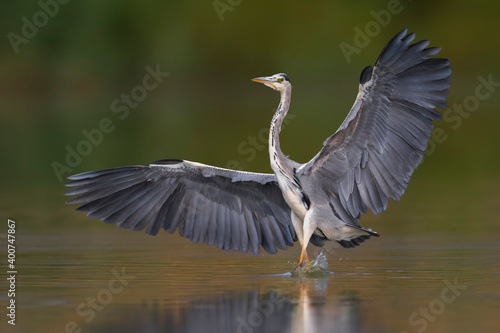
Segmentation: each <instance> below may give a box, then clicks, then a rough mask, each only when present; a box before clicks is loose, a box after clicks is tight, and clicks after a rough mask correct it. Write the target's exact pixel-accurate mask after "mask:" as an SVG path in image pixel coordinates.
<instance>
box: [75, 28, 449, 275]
mask: <svg viewBox="0 0 500 333" xmlns="http://www.w3.org/2000/svg"><path fill="white" fill-rule="evenodd" d="M414 38H415V34H414V33H410V34H407V30H406V29H404V30H402V31H401V32H399V33H398V34H397V35H396V36H395V37H394V38H392V39H391V41H390V42H389V43H388V44H387V46H386V47H385V48H384V49H383V51H382V52H381V54H380V56H379V58H378V60H377V61H376V63H375V66H374V67H371V66H368V67H366V68H365V69H364V70H363V71H362V73H361V77H360V83H359V92H358V95H357V97H356V100H355V102H354V105H353V106H352V108H351V110H350V112H349V113H348V115H347V118H346V119H345V120H344V121H343V123H342V124H341V125H340V128H339V129H338V130H337V131H336V132H335V133H334V134H333V135H331V136H330V137H329V138H327V139H326V141H325V142H324V145H323V147H322V149H321V150H320V151H319V152H318V154H317V155H316V156H315V157H314V158H312V159H311V160H310V161H309V162H307V163H304V164H301V163H298V162H295V161H293V160H291V159H289V158H288V157H287V156H285V154H284V153H283V152H282V151H281V148H280V141H279V133H280V131H281V125H282V123H283V119H284V118H285V116H286V115H287V112H288V109H289V106H290V99H291V91H292V86H291V84H290V80H289V79H288V76H287V75H285V74H282V73H281V74H275V75H273V76H269V77H259V78H255V79H253V81H256V82H260V83H263V84H265V85H266V86H268V87H270V88H272V89H274V90H277V91H278V92H279V93H280V96H281V98H280V102H279V105H278V108H277V110H276V113H275V114H274V117H273V118H272V121H271V126H270V132H269V156H270V161H271V168H272V170H273V171H274V173H269V174H267V173H253V172H244V171H237V170H229V169H224V168H219V167H214V166H209V165H205V164H201V163H196V162H190V161H186V160H178V159H166V160H159V161H156V162H153V163H150V164H147V165H133V166H125V167H117V168H112V169H106V170H100V171H91V172H85V173H81V174H77V175H73V176H70V177H68V178H69V179H70V180H71V182H69V183H68V184H67V186H75V188H74V189H71V190H70V191H69V192H67V193H66V194H67V195H78V196H77V197H75V198H73V199H71V200H69V201H68V203H70V204H72V203H83V204H82V205H81V206H79V207H78V208H77V210H80V211H86V212H88V214H87V215H88V216H91V217H94V218H98V219H101V220H102V221H104V222H106V223H111V224H116V225H117V226H119V227H121V228H127V229H131V230H143V229H144V228H146V227H147V230H146V232H147V233H148V234H150V235H156V234H157V233H158V231H159V230H160V229H162V228H163V229H165V230H166V231H167V232H169V233H173V232H174V231H175V230H177V229H178V230H179V234H180V235H181V236H183V237H187V238H189V239H190V240H191V241H193V242H201V243H206V244H208V245H215V246H217V247H219V248H221V249H224V250H234V251H243V252H252V253H255V254H256V253H259V249H260V246H262V248H263V249H264V250H265V251H267V252H268V253H276V252H277V248H279V249H286V248H287V247H289V246H293V244H294V242H295V241H296V240H298V241H299V243H300V245H301V247H302V251H301V254H300V258H299V263H298V266H301V267H302V266H303V264H304V263H305V264H306V266H307V268H309V260H308V256H307V251H306V249H307V246H308V244H309V243H312V244H314V245H315V246H323V244H324V242H325V241H326V240H333V241H337V242H338V243H339V244H340V245H342V246H343V247H347V248H350V247H354V246H356V245H359V244H360V243H362V242H364V241H365V240H367V239H369V238H370V237H371V236H379V235H378V234H377V233H376V232H374V231H372V230H370V229H366V228H363V227H361V226H360V224H359V223H358V219H359V218H360V216H361V215H362V214H364V213H366V212H367V210H368V209H370V210H371V211H372V212H373V213H375V214H379V213H381V212H383V211H384V210H385V209H386V208H387V204H388V199H389V198H391V199H393V200H394V201H398V200H399V199H400V198H401V196H402V195H403V193H404V191H405V189H406V187H407V185H408V182H409V180H410V177H411V175H412V174H413V171H414V170H415V169H416V167H417V166H418V164H419V163H420V161H421V160H422V157H423V154H424V151H425V149H426V147H427V142H428V140H429V137H430V134H431V132H432V130H433V123H432V121H433V120H439V119H440V118H441V113H440V112H438V111H436V109H435V108H436V107H440V108H445V107H446V98H447V95H448V88H449V85H450V75H451V68H450V67H449V60H448V59H442V58H432V56H434V55H436V54H437V53H438V52H439V51H440V48H439V47H427V46H428V44H429V42H428V41H419V42H416V43H414V44H411V42H412V41H413V39H414Z"/></svg>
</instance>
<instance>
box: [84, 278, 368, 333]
mask: <svg viewBox="0 0 500 333" xmlns="http://www.w3.org/2000/svg"><path fill="white" fill-rule="evenodd" d="M331 282H332V281H331V279H330V278H329V277H324V278H320V279H286V281H285V283H283V281H278V282H277V284H278V285H280V287H279V288H275V289H270V290H267V287H266V286H256V287H252V288H250V289H248V290H243V291H234V292H222V293H218V294H214V295H198V296H191V297H190V298H189V299H186V300H185V302H184V303H176V304H165V303H162V302H161V300H159V299H154V300H147V301H145V302H144V303H143V304H142V306H137V305H134V304H131V305H129V308H125V309H116V311H119V312H120V318H122V320H120V323H119V324H113V325H114V326H113V327H114V329H115V330H116V331H130V329H131V328H134V330H137V331H142V332H151V333H156V332H158V333H160V332H162V333H165V332H179V333H180V332H183V333H199V332H205V333H221V332H223V333H224V332H227V333H233V332H234V333H257V332H258V333H275V332H281V333H303V332H308V333H309V332H310V333H315V332H318V333H319V332H333V333H358V332H361V331H362V327H361V323H362V322H363V320H362V318H361V317H362V315H363V314H362V313H361V311H360V303H361V299H360V298H359V297H358V294H357V292H356V291H352V290H347V291H346V290H344V291H341V292H339V293H338V294H334V295H332V294H331V293H330V294H329V295H328V296H327V287H328V284H329V283H331ZM262 288H265V289H266V291H263V290H262ZM160 297H161V296H160ZM160 299H161V298H160ZM127 311H130V312H131V313H130V314H128V312H127ZM370 311H371V310H370ZM102 325H103V327H104V326H106V324H105V323H102ZM120 325H123V330H122V329H121V328H120ZM101 331H103V332H104V331H105V330H104V329H103V330H101V328H100V327H99V325H96V326H94V327H93V332H101ZM365 331H366V330H365Z"/></svg>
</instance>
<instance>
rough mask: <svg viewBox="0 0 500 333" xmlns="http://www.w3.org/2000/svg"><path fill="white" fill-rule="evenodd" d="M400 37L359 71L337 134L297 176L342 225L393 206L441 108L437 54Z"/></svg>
mask: <svg viewBox="0 0 500 333" xmlns="http://www.w3.org/2000/svg"><path fill="white" fill-rule="evenodd" d="M414 37H415V35H414V34H413V33H411V34H408V35H406V29H404V30H403V31H401V32H400V33H398V34H397V35H396V36H395V37H394V38H393V39H392V40H391V41H390V42H389V43H388V44H387V46H386V47H385V48H384V50H383V51H382V53H381V54H380V56H379V58H378V60H377V62H376V64H375V67H374V68H372V67H370V66H369V67H367V68H365V69H364V70H363V72H362V73H361V79H360V86H359V93H358V96H357V98H356V101H355V103H354V105H353V107H352V109H351V111H350V112H349V114H348V116H347V118H346V119H345V120H344V122H343V123H342V125H341V126H340V128H339V129H338V130H337V132H336V133H335V134H333V135H332V136H330V137H329V138H328V139H327V140H326V141H325V143H324V147H323V148H322V149H321V151H320V152H319V153H318V154H317V155H316V156H315V157H314V158H313V159H312V160H311V161H309V162H308V163H306V164H304V165H303V166H302V167H301V168H300V169H299V170H298V174H299V176H302V177H307V178H308V180H309V182H310V184H311V186H315V187H316V188H318V189H320V190H323V191H324V193H325V194H326V195H328V197H330V203H331V204H332V205H333V206H334V208H335V210H336V211H337V213H338V214H339V215H340V217H341V218H342V220H344V221H345V222H347V223H352V224H355V225H356V224H357V222H356V219H357V218H359V215H360V214H363V213H365V212H366V210H367V208H369V209H370V210H372V211H373V212H374V213H375V214H379V213H381V212H382V211H384V210H385V209H386V208H387V202H388V198H392V199H393V200H395V201H398V200H399V198H400V197H401V196H402V195H403V193H404V191H405V189H406V186H407V184H408V182H409V180H410V177H411V175H412V173H413V171H414V170H415V169H416V168H417V166H418V164H419V163H420V161H421V160H422V157H423V154H424V151H425V149H426V147H427V142H428V140H429V137H430V134H431V132H432V130H433V125H432V120H433V119H441V114H440V113H439V112H438V111H436V110H435V108H436V107H441V108H445V107H446V97H447V96H448V88H449V86H450V74H451V68H450V67H449V66H448V65H449V60H448V59H439V58H432V59H431V58H430V57H431V56H434V55H436V54H437V53H438V52H439V51H440V48H438V47H430V48H427V45H428V44H429V42H428V41H420V42H417V43H414V44H411V45H410V43H411V41H412V40H413V39H414Z"/></svg>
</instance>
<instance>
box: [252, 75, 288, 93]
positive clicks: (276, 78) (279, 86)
mask: <svg viewBox="0 0 500 333" xmlns="http://www.w3.org/2000/svg"><path fill="white" fill-rule="evenodd" d="M252 81H254V82H260V83H263V84H265V85H266V86H268V87H270V88H273V89H274V90H278V91H284V90H285V89H286V88H288V87H289V86H290V80H289V79H288V76H286V74H284V73H279V74H274V75H273V76H263V77H256V78H255V79H252Z"/></svg>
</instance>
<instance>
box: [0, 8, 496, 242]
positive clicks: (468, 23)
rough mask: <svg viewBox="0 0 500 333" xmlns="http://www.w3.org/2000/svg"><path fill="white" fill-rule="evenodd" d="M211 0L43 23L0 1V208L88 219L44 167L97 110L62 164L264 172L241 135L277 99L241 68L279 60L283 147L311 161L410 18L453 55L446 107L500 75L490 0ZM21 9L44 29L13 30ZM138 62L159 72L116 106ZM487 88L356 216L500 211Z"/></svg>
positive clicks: (451, 219)
mask: <svg viewBox="0 0 500 333" xmlns="http://www.w3.org/2000/svg"><path fill="white" fill-rule="evenodd" d="M42 3H45V2H43V1H42ZM47 3H54V2H53V1H48V2H47ZM220 3H222V4H225V5H224V6H225V7H219V9H218V10H219V12H218V10H217V9H216V8H215V6H214V2H213V1H210V0H206V1H190V0H186V1H182V2H180V1H178V2H175V3H172V2H170V3H167V2H164V1H153V0H149V1H142V2H140V3H139V2H137V1H128V0H122V1H96V0H89V1H76V0H74V1H70V2H69V3H67V4H59V5H58V9H57V13H55V15H53V17H50V16H48V15H45V18H47V20H44V15H43V14H42V15H41V14H37V13H38V12H40V11H41V10H42V7H41V5H40V4H39V3H38V2H37V1H22V2H13V1H9V2H2V4H1V5H0V15H1V20H0V22H1V32H2V34H3V36H4V37H3V39H2V47H1V48H0V88H1V89H0V101H1V102H0V117H1V121H0V136H1V137H0V139H1V155H2V163H1V165H0V172H1V174H2V175H3V177H2V191H1V199H2V200H0V201H1V204H0V205H1V206H0V207H1V210H2V213H3V214H2V215H3V216H6V217H10V218H16V219H19V220H22V221H23V226H25V227H29V228H30V230H31V231H32V232H37V230H41V228H44V227H47V226H58V225H63V224H64V225H65V226H66V227H68V226H67V223H68V222H67V219H66V218H75V217H76V216H78V218H79V221H84V220H85V218H84V217H83V216H82V214H77V213H74V212H73V211H72V210H73V208H74V207H68V206H65V205H64V201H65V198H64V197H63V196H62V194H63V193H64V192H65V190H66V189H65V188H64V187H63V183H64V181H62V182H61V181H60V180H59V179H58V177H57V176H56V173H55V172H54V169H53V165H54V162H57V163H60V164H61V165H66V166H67V163H66V161H65V159H66V155H67V154H68V152H67V150H66V147H67V146H69V147H71V148H72V149H77V146H78V144H80V143H81V142H82V140H85V137H84V135H83V134H82V131H83V130H87V131H91V130H92V129H94V128H97V127H98V126H99V123H100V121H101V120H102V119H104V118H108V119H109V120H110V121H111V123H112V126H113V127H112V128H113V130H112V131H111V133H107V134H103V137H102V141H101V142H100V143H99V144H97V145H93V146H92V147H91V149H92V151H91V153H89V154H88V156H84V157H83V158H82V160H81V162H79V163H76V165H75V166H74V167H69V168H70V169H71V172H70V171H69V170H65V171H63V172H61V174H62V176H63V177H66V176H68V175H70V174H73V173H79V172H83V171H88V170H95V169H103V168H108V167H113V166H120V165H129V164H145V163H149V162H152V161H155V160H158V159H162V158H184V159H189V160H193V161H199V162H203V163H207V164H212V165H217V166H222V167H227V166H233V167H234V166H237V167H239V168H241V169H246V170H251V171H261V172H269V171H270V167H269V161H268V154H267V145H266V146H265V147H263V146H262V145H261V144H260V142H257V144H256V145H255V146H254V147H253V148H252V144H251V139H249V137H258V135H259V134H262V133H264V134H265V130H266V129H267V127H268V125H269V122H270V119H271V116H272V114H273V112H274V109H275V107H276V106H277V104H278V98H279V97H278V94H277V93H276V92H274V91H272V90H270V89H267V88H265V87H262V86H261V85H257V84H255V83H252V82H251V81H250V79H251V78H253V77H256V76H262V75H271V74H274V73H278V72H285V73H287V74H288V76H289V77H290V80H291V82H292V84H293V87H294V90H293V101H292V107H291V110H290V115H293V116H290V117H289V122H288V123H287V125H286V127H285V128H284V130H283V132H282V135H281V138H282V149H283V151H284V152H285V154H289V155H290V156H291V158H293V159H295V160H297V161H299V162H305V161H307V160H309V159H310V158H311V157H312V156H314V155H315V153H316V152H317V151H318V150H319V149H320V147H321V145H322V142H323V140H324V139H325V138H326V137H327V136H329V135H330V134H332V133H333V132H334V131H335V130H336V129H337V127H338V126H339V125H340V123H341V122H342V120H343V119H344V117H345V116H346V114H347V112H348V110H349V109H350V107H351V105H352V103H353V101H354V98H355V96H356V94H357V88H358V80H359V74H360V72H361V70H362V69H363V68H364V67H365V66H366V65H369V64H373V63H374V62H375V60H376V58H377V56H378V54H379V53H380V51H381V50H382V48H383V47H384V46H385V44H386V43H387V42H388V41H389V39H390V38H391V37H392V36H393V35H394V34H396V33H397V32H398V31H400V30H401V29H403V28H404V27H408V28H409V31H413V32H415V33H416V34H417V37H416V38H417V40H420V39H429V40H431V45H435V46H440V47H442V52H441V53H440V56H442V57H447V58H449V59H450V60H451V66H452V68H453V74H452V85H451V89H450V95H449V98H448V102H449V106H450V107H453V105H454V104H457V105H463V104H464V101H467V102H470V103H473V102H474V98H473V97H472V99H471V97H469V99H468V100H466V98H467V97H468V96H474V94H475V93H476V89H477V87H478V86H479V85H480V81H479V80H478V77H479V76H482V77H484V78H486V79H487V78H488V76H491V78H492V80H493V81H495V82H499V81H500V66H499V63H498V51H499V49H500V46H499V38H498V31H500V20H499V13H500V2H498V1H494V0H490V1H488V0H477V1H474V2H470V1H457V0H447V1H407V0H402V1H401V2H400V3H399V4H398V2H397V1H393V0H391V1H388V0H383V1H371V2H364V1H314V2H312V1H290V0H289V1H283V0H281V1H245V0H243V1H236V0H233V1H227V0H223V1H220V2H219V4H220ZM231 4H232V5H231ZM388 6H389V7H390V8H389V9H391V10H393V11H397V13H393V14H390V17H389V18H390V22H389V19H388V18H386V22H383V23H384V24H383V25H385V26H382V25H381V24H380V23H376V22H377V21H376V20H375V16H376V15H375V16H374V14H373V12H375V13H377V14H378V15H379V16H380V15H382V16H383V14H382V13H381V11H385V12H388V10H389V9H388ZM50 10H51V11H52V12H55V7H54V6H52V7H50ZM372 11H373V12H372ZM34 16H35V17H34ZM23 17H25V18H26V19H27V21H29V22H31V23H33V22H34V20H35V23H36V22H38V24H39V27H38V28H37V30H38V31H36V35H34V36H32V37H30V38H26V39H19V38H24V37H23V31H22V29H23V26H24V25H25V24H26V20H24V21H23ZM356 27H357V28H359V29H361V31H365V29H366V28H367V27H368V28H369V29H372V30H371V31H368V32H369V34H370V35H371V37H369V40H368V41H367V40H365V44H366V45H363V47H358V53H353V54H352V55H351V56H350V60H351V61H350V62H348V61H347V60H346V57H345V55H344V54H343V52H342V50H341V48H340V46H339V45H340V44H341V43H347V44H350V45H354V46H355V40H354V39H355V35H356V31H355V28H356ZM377 27H378V29H377ZM26 29H28V30H26ZM373 29H374V30H373ZM25 30H26V31H25V32H28V33H29V32H31V33H32V34H34V32H33V31H30V30H29V28H25ZM12 33H14V34H16V35H17V36H18V37H16V38H17V39H16V38H15V39H13V38H14V37H12V36H14V35H13V34H12ZM9 36H10V37H9ZM12 40H15V41H16V42H14V43H13V42H12ZM16 48H17V49H18V50H17V51H18V52H16V50H15V49H16ZM148 66H149V67H151V68H153V69H155V68H157V67H158V68H160V69H161V71H162V72H168V73H169V75H168V76H167V77H165V78H164V80H163V82H161V83H160V84H159V85H158V86H157V87H156V88H155V89H153V90H152V91H148V92H147V96H146V97H145V98H144V100H143V101H140V102H139V103H138V104H137V106H136V107H135V108H132V107H130V108H129V111H130V112H129V114H128V115H127V116H126V117H123V118H124V119H120V117H119V116H120V115H121V116H123V115H124V114H123V113H122V112H119V113H115V112H113V109H112V103H113V101H115V100H116V99H117V98H118V99H120V98H121V96H122V94H130V93H131V91H132V90H133V89H134V88H135V87H137V86H141V85H142V84H143V79H144V77H145V76H146V75H147V74H148V71H147V70H146V67H148ZM137 89H139V88H137ZM480 89H482V90H481V92H488V91H489V90H485V88H480ZM491 89H496V90H495V91H489V92H490V94H489V96H488V97H487V98H484V100H480V101H479V105H476V106H474V111H473V112H470V113H469V112H467V113H465V114H463V115H461V114H459V113H455V112H453V109H450V111H448V112H449V113H448V118H447V119H448V121H441V122H439V123H436V126H437V127H439V128H441V129H442V131H443V133H444V134H443V133H441V136H440V138H441V139H440V141H444V142H434V144H433V147H431V148H430V149H432V151H431V152H430V153H429V154H428V155H429V156H428V157H426V159H425V160H424V163H423V164H422V165H421V166H420V168H419V169H418V170H417V171H416V172H415V174H414V176H413V179H412V182H411V184H410V186H409V188H408V191H407V193H406V195H405V196H404V197H403V199H402V202H401V203H400V204H398V205H394V204H391V205H390V207H391V209H389V211H388V212H386V213H385V214H384V215H382V217H375V216H368V217H365V219H368V220H370V221H375V220H380V221H381V222H382V221H384V222H385V221H389V222H387V223H390V221H393V222H394V223H390V224H385V223H377V224H376V225H377V226H378V228H376V229H377V230H378V231H384V232H408V230H414V231H415V232H416V231H429V230H437V231H443V232H446V231H448V230H450V229H455V230H457V229H458V230H461V231H470V232H476V233H481V234H483V233H484V234H486V233H487V230H488V228H490V227H491V226H493V225H494V222H495V221H496V220H498V218H497V214H498V212H499V209H498V198H499V195H498V191H497V187H498V185H499V177H498V172H497V170H498V161H499V154H498V153H499V148H500V141H499V134H498V123H499V120H500V115H499V112H498V106H499V105H500V87H496V88H495V87H494V88H491ZM137 91H139V90H137ZM120 103H121V102H120ZM119 105H120V106H123V105H124V104H123V103H121V104H119ZM443 135H444V136H445V139H444V140H443V139H442V138H443ZM251 151H253V152H251ZM415 210H419V211H422V210H424V211H425V210H428V211H429V214H440V216H442V217H443V218H442V223H439V224H435V223H433V224H430V223H427V224H426V221H418V223H416V222H417V221H412V216H411V214H409V216H408V215H406V214H405V212H407V211H415ZM74 214H76V215H74ZM402 218H404V219H405V221H402ZM85 221H86V222H88V220H85ZM412 222H415V223H412ZM93 225H94V224H93ZM95 225H97V224H95ZM389 226H390V228H389ZM103 227H105V226H104V225H103ZM381 228H382V229H385V230H380V229H381ZM389 229H391V231H389Z"/></svg>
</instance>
